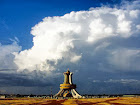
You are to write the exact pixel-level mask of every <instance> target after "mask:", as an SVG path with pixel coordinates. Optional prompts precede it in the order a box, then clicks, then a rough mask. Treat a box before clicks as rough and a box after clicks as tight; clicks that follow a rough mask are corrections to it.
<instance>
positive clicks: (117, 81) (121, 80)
mask: <svg viewBox="0 0 140 105" xmlns="http://www.w3.org/2000/svg"><path fill="white" fill-rule="evenodd" d="M104 82H106V83H122V84H133V83H136V84H140V80H136V79H120V80H114V79H109V80H108V81H104Z"/></svg>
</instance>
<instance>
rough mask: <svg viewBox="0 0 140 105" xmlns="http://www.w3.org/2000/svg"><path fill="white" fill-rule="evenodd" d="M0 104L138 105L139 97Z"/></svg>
mask: <svg viewBox="0 0 140 105" xmlns="http://www.w3.org/2000/svg"><path fill="white" fill-rule="evenodd" d="M0 105H140V97H117V98H93V99H38V98H13V99H0Z"/></svg>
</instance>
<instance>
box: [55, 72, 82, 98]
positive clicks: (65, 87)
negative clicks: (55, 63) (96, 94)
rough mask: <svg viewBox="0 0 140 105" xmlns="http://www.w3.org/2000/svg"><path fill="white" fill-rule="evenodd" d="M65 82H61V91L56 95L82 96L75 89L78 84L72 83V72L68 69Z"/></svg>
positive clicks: (65, 73)
mask: <svg viewBox="0 0 140 105" xmlns="http://www.w3.org/2000/svg"><path fill="white" fill-rule="evenodd" d="M63 74H64V82H63V84H60V91H59V92H58V93H57V94H56V95H54V97H74V98H82V96H81V95H79V94H78V92H77V91H76V90H75V89H76V85H75V84H73V83H72V74H73V73H72V72H70V71H69V69H68V70H67V72H64V73H63Z"/></svg>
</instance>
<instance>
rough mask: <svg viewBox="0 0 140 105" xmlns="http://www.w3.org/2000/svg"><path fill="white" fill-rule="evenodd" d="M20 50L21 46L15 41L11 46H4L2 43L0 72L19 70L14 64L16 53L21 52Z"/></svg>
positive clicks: (0, 48) (0, 45)
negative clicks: (2, 70) (3, 70)
mask: <svg viewBox="0 0 140 105" xmlns="http://www.w3.org/2000/svg"><path fill="white" fill-rule="evenodd" d="M16 39H17V38H16ZM20 50H21V46H19V45H18V44H17V41H15V40H13V43H12V44H9V45H2V44H1V43H0V70H1V69H17V66H16V65H15V63H14V62H13V61H14V58H15V56H14V53H15V52H19V51H20Z"/></svg>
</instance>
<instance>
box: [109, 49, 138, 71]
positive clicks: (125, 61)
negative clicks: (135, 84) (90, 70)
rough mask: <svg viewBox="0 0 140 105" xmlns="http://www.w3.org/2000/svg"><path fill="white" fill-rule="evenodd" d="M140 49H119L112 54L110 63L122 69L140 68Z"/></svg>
mask: <svg viewBox="0 0 140 105" xmlns="http://www.w3.org/2000/svg"><path fill="white" fill-rule="evenodd" d="M139 59H140V50H138V49H123V48H121V49H117V50H115V51H113V52H112V56H110V59H109V61H110V63H111V64H113V65H114V66H115V68H118V69H121V70H140V65H139V64H140V60H139Z"/></svg>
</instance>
